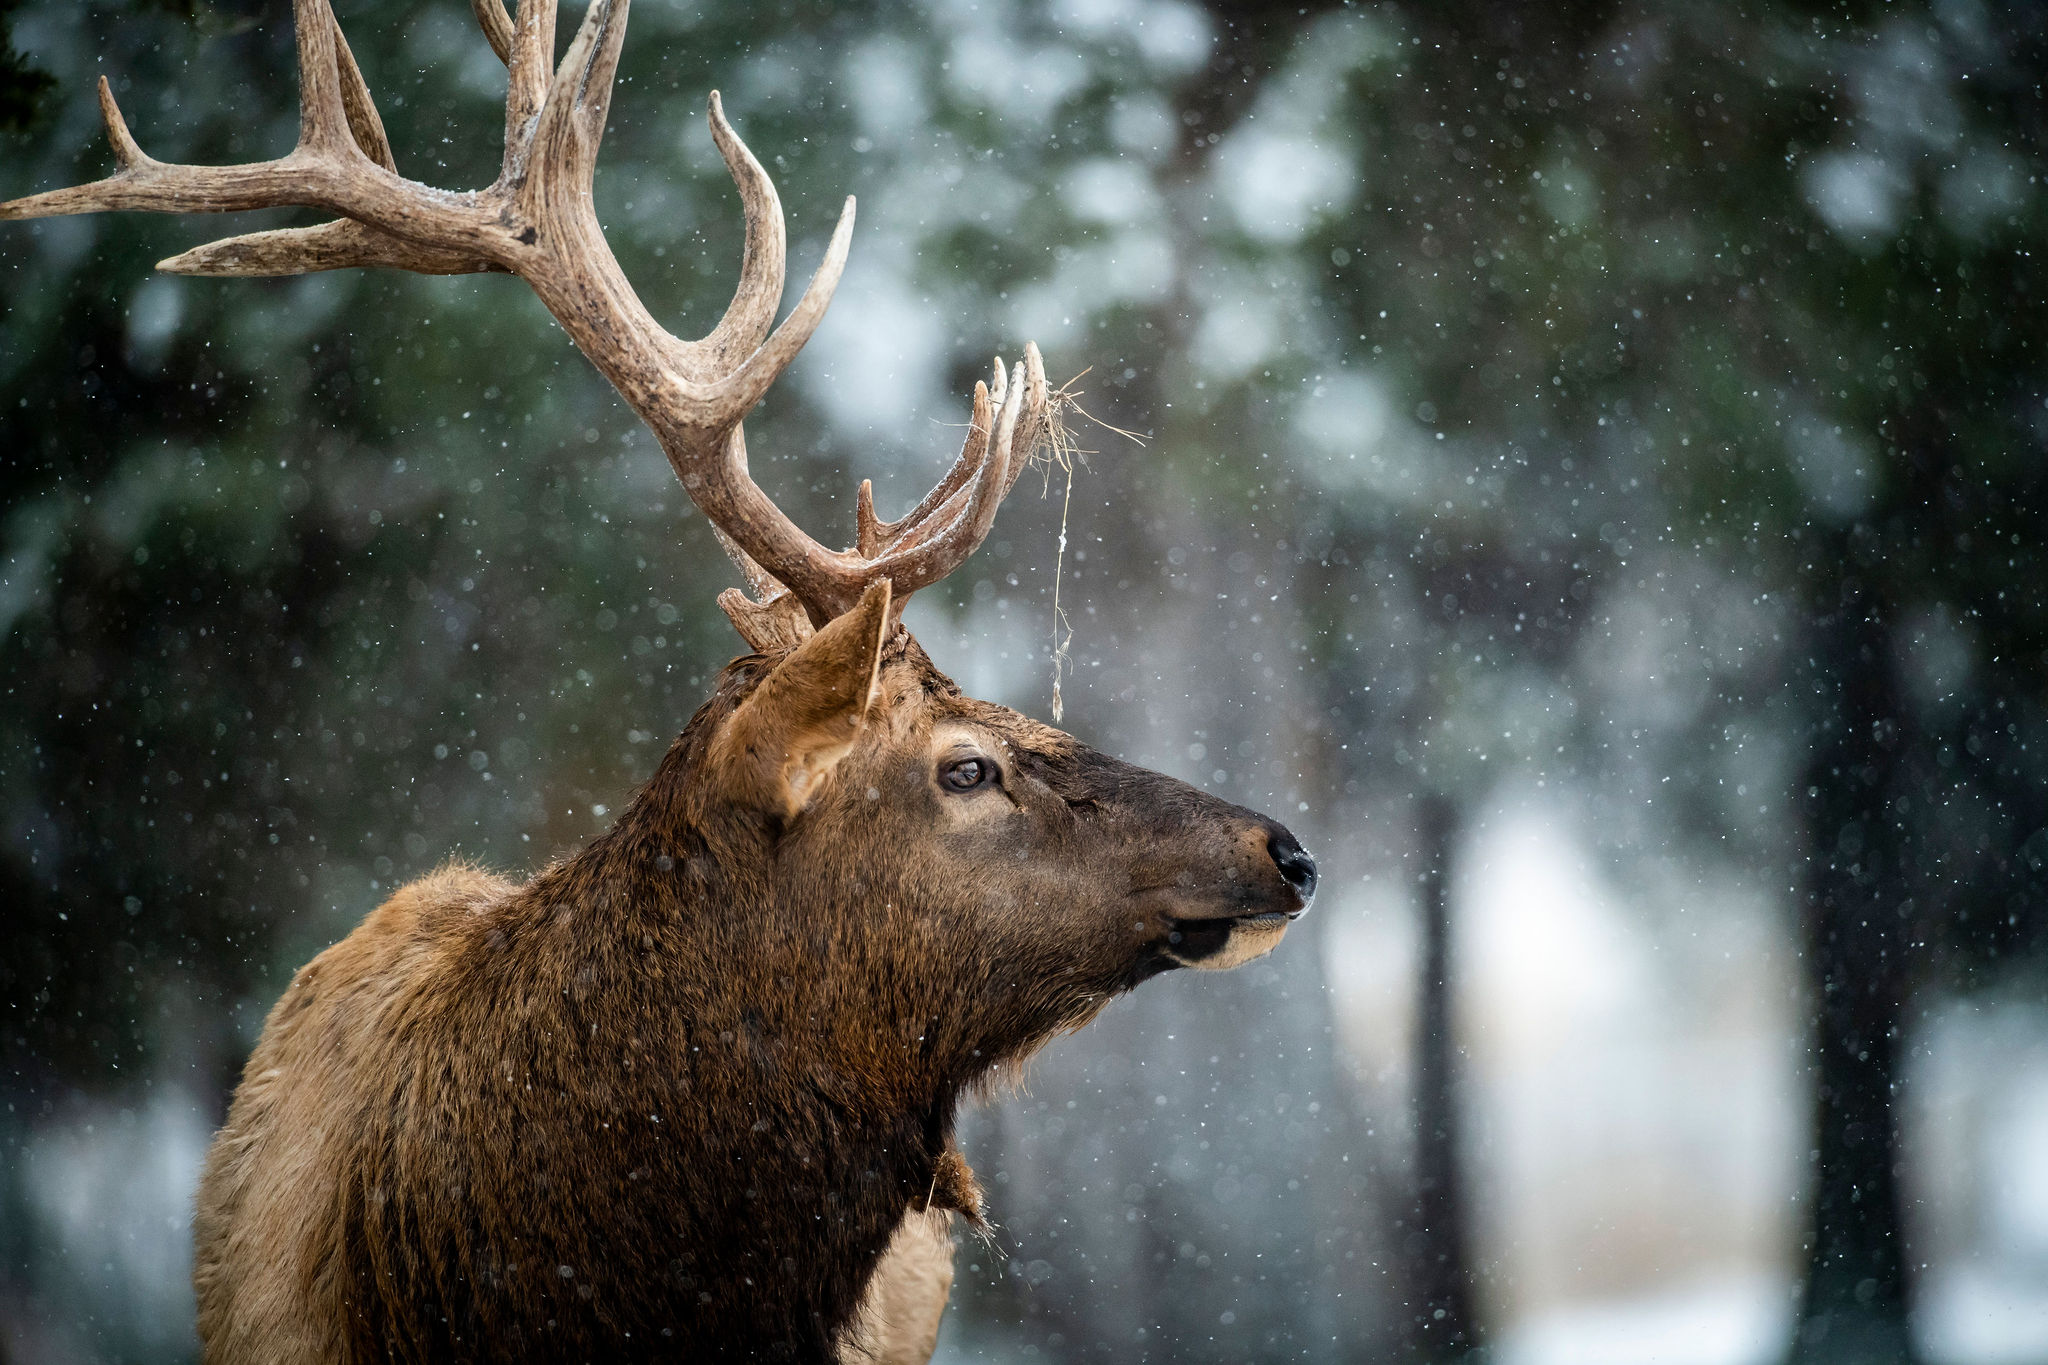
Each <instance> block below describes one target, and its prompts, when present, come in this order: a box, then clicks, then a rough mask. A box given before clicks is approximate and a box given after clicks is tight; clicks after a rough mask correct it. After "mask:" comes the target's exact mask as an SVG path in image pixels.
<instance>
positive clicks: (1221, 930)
mask: <svg viewBox="0 0 2048 1365" xmlns="http://www.w3.org/2000/svg"><path fill="white" fill-rule="evenodd" d="M1306 908H1307V907H1306V906H1296V907H1294V908H1293V909H1287V910H1260V911H1256V912H1252V913H1249V914H1243V915H1204V916H1200V917H1198V918H1191V917H1183V916H1179V915H1168V916H1167V917H1166V938H1165V941H1164V942H1162V943H1160V944H1158V946H1157V955H1158V957H1159V959H1160V965H1159V968H1158V970H1160V971H1169V970H1171V969H1173V968H1175V967H1193V968H1195V969H1196V970H1198V971H1225V970H1228V969H1229V968H1231V967H1238V966H1242V965H1243V964H1245V963H1247V962H1250V961H1251V960H1252V959H1253V958H1257V957H1264V956H1265V955H1266V954H1267V953H1269V952H1271V951H1273V949H1274V948H1275V947H1277V946H1278V945H1279V943H1280V940H1281V938H1282V937H1283V936H1284V935H1285V934H1286V933H1287V926H1288V925H1289V924H1292V923H1293V922H1294V921H1295V920H1296V919H1298V918H1299V917H1300V915H1301V912H1302V911H1303V910H1304V909H1306Z"/></svg>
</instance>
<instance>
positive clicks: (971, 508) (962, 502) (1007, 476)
mask: <svg viewBox="0 0 2048 1365" xmlns="http://www.w3.org/2000/svg"><path fill="white" fill-rule="evenodd" d="M1036 355H1037V347H1035V346H1033V347H1029V348H1027V351H1026V356H1027V361H1026V363H1024V364H1019V365H1018V366H1017V367H1016V369H1015V371H1014V372H1013V373H1012V374H1011V377H1010V382H1009V384H1008V385H1007V386H1006V390H1007V391H1006V393H1005V394H1004V402H1003V410H1002V416H1001V418H1000V419H999V421H998V423H997V426H996V429H995V433H994V436H993V438H992V439H991V440H990V442H989V447H988V454H987V456H986V457H985V458H984V459H983V460H982V461H981V463H980V467H979V468H978V469H976V471H975V475H974V478H973V479H972V481H970V482H969V483H968V485H967V486H966V487H965V488H964V489H962V490H960V491H959V492H957V493H955V494H954V495H953V497H951V498H949V499H947V500H946V502H944V503H942V504H941V505H940V507H939V508H938V510H937V512H936V513H935V514H933V515H932V516H930V517H928V518H926V519H925V520H924V521H922V522H921V523H920V524H918V525H915V526H912V527H911V528H910V529H909V530H908V531H906V532H905V533H904V534H903V536H902V538H901V539H900V540H899V541H898V543H897V544H896V546H895V547H893V548H891V549H890V550H889V551H888V552H887V553H885V554H883V555H882V556H881V557H880V558H879V559H876V560H874V561H872V563H871V564H870V565H869V575H870V576H871V577H873V578H887V579H889V581H890V583H891V585H892V586H894V588H895V590H896V592H897V594H898V595H899V596H902V597H908V596H910V594H912V593H914V592H916V591H918V590H919V589H920V588H926V587H930V586H931V585H932V584H933V583H936V582H938V581H939V580H940V579H941V578H944V577H945V576H946V575H947V574H949V573H951V572H953V570H955V569H957V568H959V567H960V565H961V564H962V563H964V562H965V561H966V559H967V557H968V556H969V555H971V554H973V553H974V552H975V550H977V549H979V548H980V546H981V542H982V541H983V540H985V539H987V538H988V533H989V528H990V527H992V526H993V525H995V519H996V509H997V508H998V507H999V506H1001V504H1002V500H1003V495H1004V494H1006V493H1008V492H1009V491H1010V486H1011V484H1013V483H1014V482H1015V481H1016V480H1015V477H1014V475H1013V474H1012V472H1011V469H1012V466H1016V467H1018V468H1021V467H1022V465H1023V463H1024V461H1025V460H1026V459H1027V458H1028V456H1029V453H1030V452H1029V448H1028V447H1025V446H1020V445H1019V444H1018V443H1017V439H1016V438H1017V432H1018V429H1019V424H1020V421H1023V425H1024V426H1025V428H1026V429H1027V430H1028V429H1029V428H1030V426H1031V425H1032V424H1033V423H1034V422H1035V421H1036V420H1037V418H1038V414H1037V413H1033V414H1032V415H1031V418H1030V420H1024V419H1025V407H1026V400H1027V398H1028V397H1030V395H1031V385H1030V384H1029V383H1028V381H1027V379H1026V367H1027V364H1028V363H1029V359H1030V358H1031V357H1035V356H1036ZM975 390H976V392H975V398H976V407H977V409H980V407H981V386H980V385H978V384H977V385H976V386H975ZM1041 391H1042V390H1041ZM979 415H981V414H980V412H979V411H978V412H977V416H979ZM955 509H957V510H955ZM949 512H950V513H951V515H947V513H949Z"/></svg>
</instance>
